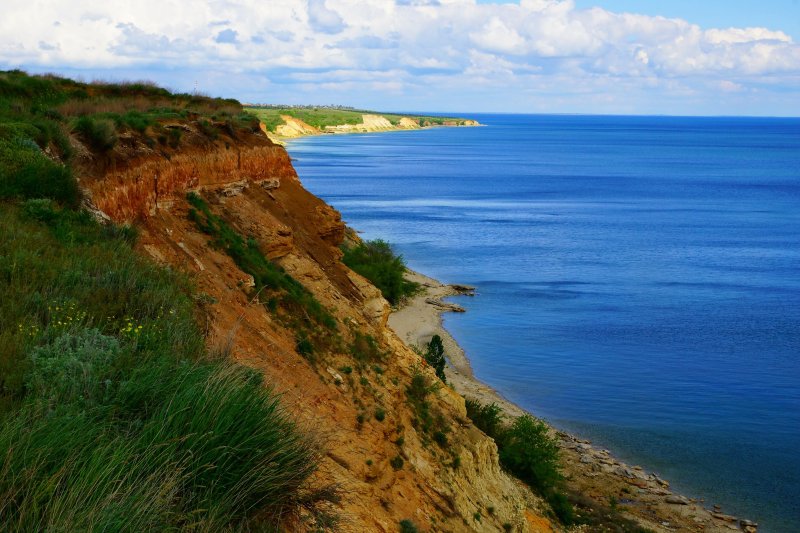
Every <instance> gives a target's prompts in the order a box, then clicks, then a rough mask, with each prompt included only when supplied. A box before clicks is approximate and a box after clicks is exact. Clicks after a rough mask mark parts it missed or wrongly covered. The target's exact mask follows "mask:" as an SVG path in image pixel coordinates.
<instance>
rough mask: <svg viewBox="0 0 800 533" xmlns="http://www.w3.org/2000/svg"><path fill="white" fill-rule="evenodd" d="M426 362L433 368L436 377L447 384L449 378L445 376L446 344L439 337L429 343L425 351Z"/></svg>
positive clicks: (435, 336)
mask: <svg viewBox="0 0 800 533" xmlns="http://www.w3.org/2000/svg"><path fill="white" fill-rule="evenodd" d="M425 361H426V362H427V363H428V364H429V365H431V367H433V369H434V371H435V372H436V376H437V377H438V378H439V379H441V380H442V382H443V383H447V377H446V376H445V375H444V366H445V358H444V344H442V338H441V337H440V336H439V335H434V336H433V337H432V338H431V340H430V342H429V343H428V346H427V348H426V350H425Z"/></svg>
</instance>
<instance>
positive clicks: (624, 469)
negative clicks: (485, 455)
mask: <svg viewBox="0 0 800 533" xmlns="http://www.w3.org/2000/svg"><path fill="white" fill-rule="evenodd" d="M406 277H407V279H409V280H410V281H414V282H416V283H419V284H420V285H421V286H422V288H423V290H422V291H420V293H419V294H417V295H415V296H414V297H413V298H411V299H410V300H409V301H408V302H406V303H405V304H404V305H403V306H402V307H400V308H399V309H396V310H393V311H392V313H391V315H390V317H389V327H391V328H392V329H393V330H394V331H395V333H397V335H398V336H399V337H400V339H401V340H403V342H405V343H406V344H407V345H408V346H410V347H421V346H422V345H423V344H424V343H425V342H428V340H429V339H430V338H431V337H432V336H433V335H439V336H440V337H441V338H442V342H443V344H444V347H445V354H446V356H447V359H448V361H447V362H448V364H447V369H446V376H447V380H448V384H452V385H453V388H454V389H455V390H456V392H458V393H459V394H461V395H462V396H464V397H465V398H469V399H476V400H478V401H479V402H481V403H482V404H492V403H496V404H497V405H498V406H500V407H501V408H502V410H503V412H504V414H505V415H506V417H509V418H515V417H518V416H521V415H523V414H526V413H527V411H525V410H524V409H522V408H521V407H519V406H518V405H516V404H514V403H512V402H510V401H509V400H507V399H506V398H504V397H503V396H502V394H501V393H499V392H498V391H496V390H494V389H493V388H491V387H489V386H488V385H486V384H485V383H482V382H481V381H479V380H478V379H477V378H476V377H475V376H474V374H473V371H472V367H471V366H470V362H469V359H468V358H467V354H466V353H465V352H464V350H463V348H461V346H459V345H458V342H457V341H456V340H455V339H454V338H453V336H452V335H451V334H450V333H449V332H448V331H447V330H446V329H445V328H444V324H443V321H442V314H443V313H445V312H448V311H452V310H454V308H452V307H450V306H449V305H448V304H444V305H441V304H440V303H438V302H441V301H442V299H443V298H447V297H450V296H458V295H464V294H465V290H464V288H463V287H461V286H458V285H447V284H443V283H441V282H439V281H438V280H435V279H433V278H430V277H428V276H425V275H423V274H420V273H418V272H414V271H411V270H409V271H408V273H407V275H406ZM457 307H458V306H457ZM527 414H531V415H533V416H535V415H534V414H533V413H527ZM548 425H549V424H548ZM550 427H551V428H552V431H553V434H554V435H555V436H556V437H557V440H558V443H559V447H560V449H561V456H562V464H563V467H564V475H565V477H566V479H567V480H568V486H569V488H570V489H572V490H574V491H576V492H578V493H580V494H583V495H585V496H589V497H593V498H594V499H595V500H596V501H598V503H601V504H604V505H607V504H608V502H609V501H612V499H613V501H620V502H622V503H621V504H620V505H619V507H620V508H622V509H624V510H625V511H626V512H624V513H623V515H622V516H624V517H626V518H629V519H635V520H636V521H637V522H640V523H641V524H642V525H643V526H644V527H647V528H649V529H651V530H652V531H655V532H659V533H667V532H674V531H676V530H679V531H686V530H696V529H697V528H698V527H702V528H703V531H706V532H714V533H723V532H730V531H731V530H732V529H733V530H734V531H744V532H746V533H754V532H756V531H757V525H756V524H754V523H753V522H750V521H749V520H743V519H740V518H737V517H734V516H730V515H727V514H724V513H723V512H722V511H720V510H718V509H713V510H712V509H706V508H705V507H704V505H703V504H704V502H703V501H702V500H699V501H698V500H695V499H690V498H687V497H686V496H683V495H680V494H676V493H673V492H672V491H670V489H669V482H667V481H665V480H664V479H662V478H661V477H659V476H658V475H657V474H655V473H650V472H647V471H646V470H644V469H643V468H642V467H639V466H630V465H627V464H625V463H622V462H621V461H619V460H617V459H615V458H614V456H613V455H611V453H610V452H609V451H608V450H605V449H601V448H597V447H595V446H592V445H591V443H590V442H589V441H588V440H585V439H581V438H579V437H576V436H574V435H571V434H568V433H566V432H563V431H560V430H558V429H556V428H553V427H552V426H550ZM620 494H625V495H629V496H628V497H627V498H620V497H619V495H620ZM598 496H600V497H598ZM623 500H624V501H623Z"/></svg>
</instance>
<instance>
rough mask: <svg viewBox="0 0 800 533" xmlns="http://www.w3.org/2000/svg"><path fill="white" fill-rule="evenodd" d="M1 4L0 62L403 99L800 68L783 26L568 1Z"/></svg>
mask: <svg viewBox="0 0 800 533" xmlns="http://www.w3.org/2000/svg"><path fill="white" fill-rule="evenodd" d="M4 12H5V16H4V17H2V18H0V65H8V66H22V67H25V68H33V69H40V70H47V69H49V70H58V69H89V70H91V69H102V70H103V71H104V72H109V71H110V72H113V70H114V69H115V68H121V67H125V68H128V69H130V68H135V69H138V70H139V71H143V72H147V71H151V72H154V73H155V74H158V73H159V72H163V71H168V70H180V69H187V68H191V69H194V70H195V71H205V72H215V73H221V72H228V71H235V72H237V73H240V74H241V76H242V79H247V80H252V79H266V80H272V81H278V82H281V83H286V84H289V83H293V82H296V83H299V81H298V80H299V78H296V77H293V75H294V74H298V73H313V76H314V78H315V79H316V80H318V81H319V83H320V84H323V83H324V84H325V85H324V87H325V88H326V90H328V91H332V90H336V87H339V88H341V89H342V94H346V93H347V90H348V88H350V89H352V87H353V85H352V84H353V83H361V84H362V85H364V86H366V81H369V82H371V83H373V86H375V87H382V88H383V89H389V88H390V89H391V90H392V91H393V92H395V93H396V94H406V95H409V98H411V100H409V101H413V98H415V97H419V98H423V97H424V95H427V94H430V91H431V90H432V89H431V88H432V87H434V86H438V87H439V88H442V89H443V88H448V89H450V88H452V87H454V86H457V85H458V84H464V83H467V82H469V81H470V80H471V81H473V82H475V83H476V85H477V84H480V85H481V87H482V89H480V90H483V91H486V90H488V89H486V88H487V87H494V88H493V89H492V91H490V92H491V93H492V94H502V91H503V90H504V89H505V90H517V91H519V90H523V89H524V90H525V91H526V93H531V92H533V93H536V94H540V95H541V94H550V93H552V92H554V89H553V87H554V84H563V85H562V86H561V88H560V90H561V91H562V92H563V93H565V94H567V93H570V94H574V95H580V97H581V98H584V95H585V94H587V93H592V91H595V92H598V93H600V92H603V93H604V96H605V97H606V99H608V97H611V98H612V99H613V98H614V95H615V94H619V96H624V94H630V91H632V90H639V91H641V92H642V94H644V92H645V91H653V90H659V91H662V92H663V94H666V95H674V96H676V97H684V96H685V95H686V94H694V93H695V92H696V91H706V95H707V97H708V98H711V97H712V96H713V95H712V93H711V92H709V91H712V90H713V91H716V93H717V94H722V93H725V94H739V93H746V92H747V91H746V89H747V88H748V87H750V86H755V85H758V87H759V88H760V89H761V90H764V89H765V87H766V88H768V87H769V86H770V85H773V86H776V87H777V86H780V87H782V89H783V91H782V92H783V93H786V91H787V87H795V89H794V92H795V94H796V92H797V89H796V87H797V86H798V79H799V78H800V45H798V44H797V43H795V42H794V41H793V40H792V38H791V37H790V36H789V35H787V34H786V33H784V32H782V31H779V29H775V28H770V29H768V28H701V27H699V26H697V25H695V24H692V23H690V22H689V21H685V20H681V19H668V18H664V17H651V16H644V15H637V14H630V13H614V12H611V11H607V10H604V9H600V8H592V9H578V8H576V7H575V5H574V2H572V1H571V0H521V1H520V2H519V4H482V5H481V4H476V3H475V2H474V0H394V1H391V0H270V1H269V2H264V1H263V0H213V1H210V2H205V1H204V2H199V1H195V0H188V1H187V0H183V1H181V0H139V1H138V2H129V1H125V2H123V1H122V0H108V1H107V2H105V3H103V4H100V3H97V2H90V1H88V0H69V1H67V0H50V1H48V2H46V3H41V2H31V1H30V0H4ZM386 73H391V79H390V80H387V79H386ZM156 77H157V76H156ZM219 78H220V79H225V76H220V77H219ZM292 80H294V81H292ZM446 80H448V81H446ZM302 83H303V84H304V85H302V86H298V87H299V88H300V89H302V90H303V91H311V90H312V89H313V80H307V79H305V78H304V79H303V82H302ZM336 84H339V85H338V86H337V85H336ZM437 84H438V85H437ZM462 86H463V85H462ZM320 87H322V85H320ZM622 87H624V88H625V89H624V90H625V91H626V93H623V92H621V91H622V90H623V89H622ZM469 90H470V91H471V90H472V89H469ZM465 91H467V90H466V89H465ZM615 91H617V92H616V93H615ZM467 92H468V91H467ZM252 93H253V91H251V93H250V94H252ZM465 94H466V93H465ZM476 94H477V93H476ZM415 95H416V96H415ZM629 100H630V99H629Z"/></svg>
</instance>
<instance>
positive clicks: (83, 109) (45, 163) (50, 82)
mask: <svg viewBox="0 0 800 533" xmlns="http://www.w3.org/2000/svg"><path fill="white" fill-rule="evenodd" d="M176 121H197V122H198V123H199V124H200V125H201V126H203V127H204V128H203V131H205V132H206V133H207V136H208V137H209V138H214V137H215V135H216V134H217V131H225V132H228V133H235V131H236V130H237V129H250V130H258V121H257V120H254V118H253V116H252V115H251V114H249V113H245V112H244V110H243V109H242V106H241V104H239V102H237V101H235V100H223V99H216V98H208V97H205V96H199V95H191V94H172V93H170V92H169V91H167V90H166V89H162V88H160V87H157V86H155V85H153V84H150V83H124V84H107V83H91V84H86V83H79V82H75V81H72V80H69V79H66V78H59V77H57V76H29V75H27V74H25V73H24V72H21V71H16V70H13V71H0V198H23V199H24V198H37V197H44V196H46V197H48V198H53V199H56V200H58V201H59V202H62V203H67V204H70V205H72V206H75V205H77V203H78V201H79V199H80V198H79V196H80V194H79V191H78V188H77V186H76V185H75V181H74V180H73V179H72V174H71V170H70V168H69V163H70V161H71V159H72V157H73V155H74V152H75V150H74V148H73V146H72V142H71V137H73V138H75V139H78V140H80V141H81V143H83V145H84V146H85V147H87V148H88V149H89V150H90V151H92V152H93V153H94V154H95V155H97V156H102V155H105V154H107V153H108V152H110V151H111V150H113V148H114V147H115V146H116V145H117V144H118V143H119V142H120V139H122V137H123V136H124V135H125V134H127V133H135V134H136V135H137V136H138V137H139V138H140V139H141V140H143V141H144V142H145V143H147V144H148V145H149V146H150V147H151V148H157V147H162V148H167V147H170V148H173V149H174V148H176V147H177V146H178V145H179V144H180V140H181V131H182V130H181V129H179V128H174V127H170V126H171V125H172V123H174V122H176ZM45 193H46V194H45Z"/></svg>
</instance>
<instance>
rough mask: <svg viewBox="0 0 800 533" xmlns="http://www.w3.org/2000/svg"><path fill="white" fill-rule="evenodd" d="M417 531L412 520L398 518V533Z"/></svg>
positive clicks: (414, 532)
mask: <svg viewBox="0 0 800 533" xmlns="http://www.w3.org/2000/svg"><path fill="white" fill-rule="evenodd" d="M418 532H419V529H418V528H417V525H416V524H414V522H412V521H411V520H409V519H407V518H406V519H405V520H400V533H418Z"/></svg>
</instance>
